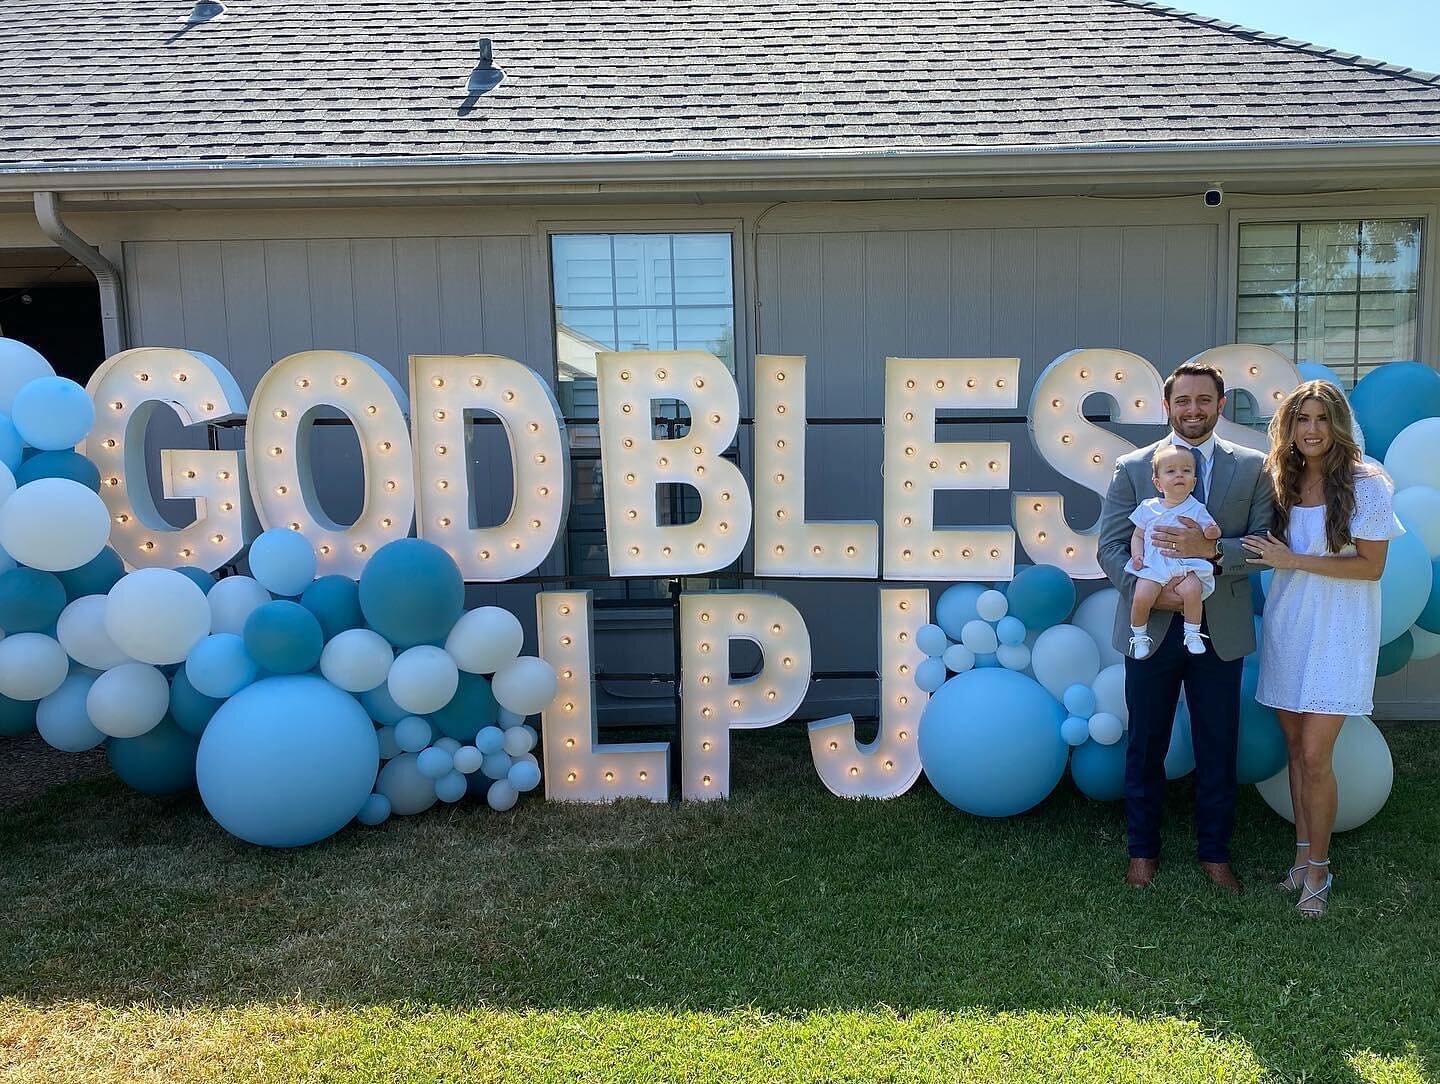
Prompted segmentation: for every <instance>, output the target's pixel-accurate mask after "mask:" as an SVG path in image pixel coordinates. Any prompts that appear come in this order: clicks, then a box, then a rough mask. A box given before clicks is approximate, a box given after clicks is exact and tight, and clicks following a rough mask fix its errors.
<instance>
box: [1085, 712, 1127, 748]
mask: <svg viewBox="0 0 1440 1084" xmlns="http://www.w3.org/2000/svg"><path fill="white" fill-rule="evenodd" d="M1124 734H1125V724H1124V723H1122V722H1121V721H1120V719H1119V717H1118V716H1115V715H1111V714H1110V713H1109V712H1108V711H1097V712H1096V713H1095V714H1094V715H1092V716H1090V737H1092V738H1094V739H1095V741H1097V742H1099V743H1100V744H1101V745H1114V744H1115V743H1116V742H1117V741H1119V740H1120V739H1121V737H1123V736H1124Z"/></svg>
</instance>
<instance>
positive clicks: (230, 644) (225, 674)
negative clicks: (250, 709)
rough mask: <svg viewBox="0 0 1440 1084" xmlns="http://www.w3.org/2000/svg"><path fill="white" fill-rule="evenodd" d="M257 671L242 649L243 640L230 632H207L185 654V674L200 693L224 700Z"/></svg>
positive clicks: (252, 661) (254, 675)
mask: <svg viewBox="0 0 1440 1084" xmlns="http://www.w3.org/2000/svg"><path fill="white" fill-rule="evenodd" d="M258 674H259V667H257V666H256V665H255V660H254V659H252V658H251V657H250V655H249V653H248V652H246V650H245V641H244V640H242V639H241V638H240V637H239V636H236V635H235V634H234V633H232V632H221V633H217V634H215V635H212V636H207V637H205V639H203V640H201V641H200V642H199V643H198V644H196V645H195V646H194V647H192V648H191V649H190V654H189V655H187V656H186V658H185V676H186V677H188V678H189V679H190V684H191V685H192V686H193V687H194V689H195V691H196V692H197V693H199V694H200V695H202V696H208V697H210V698H212V699H215V700H223V699H225V698H226V697H230V696H234V695H235V694H236V693H238V692H239V691H240V690H241V689H243V688H245V686H247V685H249V684H250V683H251V682H252V681H254V680H255V678H256V677H257V676H258Z"/></svg>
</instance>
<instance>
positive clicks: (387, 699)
mask: <svg viewBox="0 0 1440 1084" xmlns="http://www.w3.org/2000/svg"><path fill="white" fill-rule="evenodd" d="M360 704H361V706H362V707H364V709H365V710H366V711H367V712H368V713H369V714H370V718H372V719H374V720H375V721H376V722H377V723H379V724H380V725H381V726H393V725H394V724H396V723H398V722H400V720H401V719H404V718H405V717H406V716H408V715H409V714H410V713H409V712H408V711H406V710H405V709H404V708H402V707H401V706H400V705H399V704H397V703H395V700H394V698H393V697H392V696H391V695H390V690H389V688H388V687H387V686H386V684H385V682H383V681H382V682H381V683H380V684H379V685H378V686H377V687H376V688H374V689H371V690H370V691H369V692H368V693H361V694H360Z"/></svg>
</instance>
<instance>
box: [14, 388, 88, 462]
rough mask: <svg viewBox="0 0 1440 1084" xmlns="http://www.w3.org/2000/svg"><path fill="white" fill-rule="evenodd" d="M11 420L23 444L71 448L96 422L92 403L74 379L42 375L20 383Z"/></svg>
mask: <svg viewBox="0 0 1440 1084" xmlns="http://www.w3.org/2000/svg"><path fill="white" fill-rule="evenodd" d="M10 420H11V421H12V422H14V423H15V429H16V431H17V432H19V434H20V436H21V437H22V438H23V439H24V441H25V443H26V444H29V445H31V446H32V447H35V448H39V449H41V450H42V451H55V450H57V449H61V448H73V447H75V445H77V444H79V443H80V442H81V441H82V440H84V439H85V435H86V434H87V433H89V432H90V427H91V426H92V425H94V424H95V404H94V403H93V402H91V400H90V396H89V394H88V393H87V392H86V391H85V389H84V388H82V387H81V386H80V385H79V384H77V383H75V381H73V380H70V379H69V378H67V377H63V376H42V377H40V378H39V379H38V380H31V381H29V382H28V383H26V384H24V385H22V386H21V388H20V390H19V391H17V392H16V393H15V401H14V402H13V403H12V404H11V405H10Z"/></svg>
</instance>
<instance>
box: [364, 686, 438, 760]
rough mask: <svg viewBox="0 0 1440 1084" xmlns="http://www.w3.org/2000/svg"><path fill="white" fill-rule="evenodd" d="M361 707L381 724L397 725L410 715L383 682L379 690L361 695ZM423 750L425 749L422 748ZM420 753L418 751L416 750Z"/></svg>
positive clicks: (375, 689) (427, 742)
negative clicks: (396, 701)
mask: <svg viewBox="0 0 1440 1084" xmlns="http://www.w3.org/2000/svg"><path fill="white" fill-rule="evenodd" d="M360 706H361V707H363V708H364V709H365V710H366V711H367V712H369V713H370V718H372V719H374V720H375V721H376V722H377V723H381V724H391V725H393V724H395V723H398V722H400V720H401V719H404V718H406V717H407V716H408V715H409V714H410V713H409V712H408V711H406V710H405V709H404V708H402V707H401V706H400V705H399V704H397V703H395V701H394V699H393V698H392V697H391V696H390V690H389V689H388V688H386V687H385V683H384V682H381V683H380V685H379V687H378V688H374V689H371V690H370V691H369V692H368V693H361V694H360ZM429 744H430V739H429V738H426V739H425V745H429ZM421 748H424V746H422V747H421ZM416 751H418V750H416Z"/></svg>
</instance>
